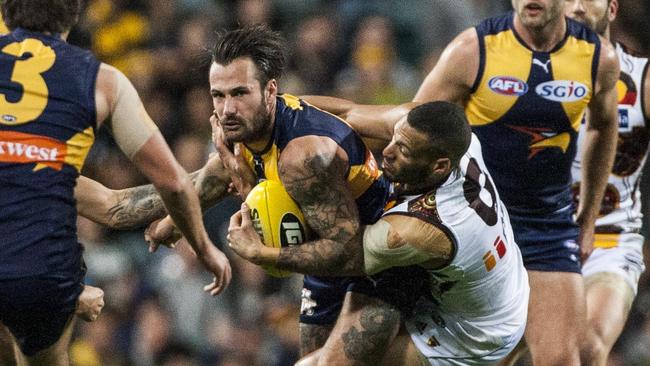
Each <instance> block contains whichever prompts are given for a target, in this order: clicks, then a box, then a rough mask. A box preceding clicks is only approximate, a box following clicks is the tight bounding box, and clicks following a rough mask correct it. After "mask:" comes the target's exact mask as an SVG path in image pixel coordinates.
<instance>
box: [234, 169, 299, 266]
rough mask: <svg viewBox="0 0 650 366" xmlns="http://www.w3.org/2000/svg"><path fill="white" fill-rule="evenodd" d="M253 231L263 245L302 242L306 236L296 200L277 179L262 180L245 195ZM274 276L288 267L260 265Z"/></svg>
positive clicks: (270, 245) (278, 246)
mask: <svg viewBox="0 0 650 366" xmlns="http://www.w3.org/2000/svg"><path fill="white" fill-rule="evenodd" d="M246 204H247V205H248V207H249V208H250V212H251V219H252V221H253V226H254V227H255V231H257V233H258V234H259V235H260V236H261V237H262V241H263V242H264V245H266V246H267V247H273V248H280V247H286V246H288V245H298V244H302V243H303V242H305V241H306V239H307V234H308V232H307V225H306V224H305V218H304V216H303V214H302V211H300V207H298V204H297V203H296V201H294V200H293V198H291V196H289V193H287V191H286V189H284V186H283V185H282V183H281V182H278V181H273V180H265V181H263V182H261V183H259V184H258V185H256V186H255V187H254V188H253V189H252V190H251V191H250V193H249V194H248V197H246ZM263 268H264V270H266V272H267V273H268V274H270V275H271V276H274V277H286V276H288V275H290V274H291V272H289V271H284V270H279V269H277V268H275V267H274V266H263Z"/></svg>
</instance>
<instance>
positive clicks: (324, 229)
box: [277, 154, 363, 275]
mask: <svg viewBox="0 0 650 366" xmlns="http://www.w3.org/2000/svg"><path fill="white" fill-rule="evenodd" d="M346 170H347V163H346V162H345V161H344V160H343V159H342V158H340V157H338V156H334V157H333V158H332V157H330V156H323V155H318V154H313V155H311V156H307V157H306V158H305V159H304V160H303V166H302V167H295V166H288V167H287V166H284V165H282V166H281V167H280V177H282V181H283V183H284V185H285V187H286V188H287V191H288V192H289V194H290V195H291V196H292V197H293V198H294V199H295V200H296V201H297V202H298V204H299V205H300V208H301V210H302V212H303V214H304V215H305V219H306V221H307V223H308V224H309V226H310V227H311V228H312V229H313V231H314V232H315V233H316V234H317V235H318V236H319V237H320V238H321V239H320V240H317V241H315V242H312V243H309V244H303V245H299V246H289V247H285V248H282V250H281V251H280V256H279V258H278V263H277V266H278V267H280V268H284V269H288V270H291V271H295V272H301V273H308V274H316V275H318V274H321V275H340V274H342V271H352V272H355V271H354V268H352V267H354V266H355V263H356V262H358V259H359V256H360V257H361V260H363V253H362V252H363V251H362V244H361V237H359V238H358V239H357V240H352V239H353V238H355V236H357V234H358V231H359V215H358V212H357V207H356V203H355V202H354V199H353V198H352V196H351V194H350V193H349V190H348V187H347V183H346V181H345V178H344V175H345V172H346ZM357 264H358V263H357ZM362 264H363V262H361V266H358V267H359V268H362ZM361 272H362V271H361ZM361 272H360V273H361Z"/></svg>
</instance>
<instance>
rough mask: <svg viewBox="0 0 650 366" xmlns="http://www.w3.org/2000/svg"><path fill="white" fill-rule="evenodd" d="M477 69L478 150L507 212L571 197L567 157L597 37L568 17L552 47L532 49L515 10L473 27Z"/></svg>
mask: <svg viewBox="0 0 650 366" xmlns="http://www.w3.org/2000/svg"><path fill="white" fill-rule="evenodd" d="M476 30H477V33H478V39H479V47H480V66H479V72H478V77H477V79H476V82H475V84H474V85H473V86H472V93H471V96H470V98H469V100H468V102H467V104H466V109H465V110H466V113H467V117H468V119H469V121H470V123H471V125H472V128H473V131H474V133H475V134H476V135H477V136H478V137H479V139H480V140H481V143H482V145H483V156H484V157H485V162H486V165H487V167H488V169H489V170H490V172H491V173H492V175H493V177H494V180H495V183H496V186H497V188H498V189H499V193H500V194H501V197H502V199H503V201H504V202H505V204H506V206H507V207H508V210H509V211H510V212H511V213H512V214H515V215H517V214H528V213H531V214H546V213H552V212H556V211H558V210H561V209H565V208H567V207H568V206H570V204H571V202H572V201H571V163H572V161H573V158H574V156H575V154H576V142H577V136H578V131H579V129H580V121H581V120H582V117H583V115H584V112H585V109H586V107H587V105H588V103H589V101H590V100H591V98H592V94H593V89H594V83H595V79H596V73H597V69H598V55H599V54H600V41H599V39H598V36H597V34H596V33H594V32H593V31H591V30H590V29H589V28H587V27H585V26H583V25H582V24H580V23H578V22H575V21H573V20H571V19H569V18H567V31H566V35H565V38H564V39H563V40H562V41H561V42H560V43H559V44H558V45H557V46H556V47H555V48H554V49H553V50H551V51H550V52H538V51H533V50H531V49H530V48H529V47H528V46H527V45H526V44H525V43H524V42H523V41H522V40H521V38H520V37H519V35H518V34H517V33H516V31H515V29H514V26H513V13H510V14H506V15H503V16H501V17H496V18H491V19H488V20H486V21H484V22H482V23H481V24H480V25H478V26H477V27H476Z"/></svg>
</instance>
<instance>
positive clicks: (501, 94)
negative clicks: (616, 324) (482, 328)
mask: <svg viewBox="0 0 650 366" xmlns="http://www.w3.org/2000/svg"><path fill="white" fill-rule="evenodd" d="M512 5H513V8H514V12H512V13H509V14H506V15H504V16H501V17H497V18H492V19H488V20H486V21H484V22H483V23H481V24H480V25H478V26H477V27H476V28H472V29H468V30H466V31H464V32H463V33H461V34H460V35H459V36H458V37H457V38H456V39H455V40H454V41H452V42H451V43H450V44H449V45H448V46H447V48H446V49H445V51H444V52H443V53H442V55H441V57H440V60H439V61H438V63H437V64H436V66H435V67H434V68H433V70H432V71H431V73H430V74H429V75H428V76H427V77H426V79H425V80H424V82H423V84H422V85H421V86H420V90H419V91H418V92H417V95H416V97H415V100H416V101H429V100H447V101H453V102H456V103H459V104H461V105H463V106H464V107H465V111H466V113H467V117H468V119H469V121H470V124H471V125H472V128H473V131H474V133H475V134H476V135H477V136H478V137H479V139H480V140H481V143H482V147H483V156H484V158H485V163H486V165H487V167H488V169H489V171H490V172H491V173H492V174H493V177H494V180H495V183H496V186H497V189H498V190H499V192H501V194H502V199H503V202H504V203H505V204H506V207H507V208H508V213H509V214H510V219H511V222H512V226H513V230H514V233H515V241H516V242H517V245H519V247H520V248H521V252H522V256H523V258H524V265H525V266H526V269H527V270H528V271H529V272H528V273H529V280H530V286H531V296H530V307H529V311H528V324H527V327H526V334H525V340H526V343H527V344H528V346H529V348H530V351H531V354H532V358H533V363H534V364H535V365H562V366H567V365H579V364H580V354H579V347H580V342H581V340H582V339H583V337H582V334H583V330H584V324H585V299H584V286H583V280H582V276H581V275H580V259H581V257H582V259H586V257H587V256H588V255H589V253H590V252H591V246H592V242H593V234H594V223H595V220H596V217H597V215H598V210H599V208H600V202H601V200H602V197H603V192H604V189H605V185H606V183H607V182H606V181H607V171H608V169H609V167H611V165H612V160H613V158H614V146H615V139H616V88H615V85H616V80H617V79H618V72H619V66H618V60H617V58H616V54H615V52H614V49H613V47H612V46H611V45H610V43H609V42H607V41H606V40H603V39H602V38H601V37H599V36H598V35H597V34H596V33H595V32H593V31H592V30H590V29H589V28H587V27H586V26H584V25H582V24H579V23H577V22H575V21H572V20H569V19H566V18H565V17H564V0H513V1H512ZM587 107H588V108H589V109H590V111H591V114H590V116H591V118H590V119H589V120H588V121H587V125H586V128H585V134H584V135H585V136H584V139H585V143H584V145H583V147H584V149H583V151H584V153H583V156H582V158H583V160H582V161H583V162H584V165H583V170H582V172H583V179H582V180H581V190H580V191H581V192H582V194H581V197H580V206H579V207H578V212H577V218H576V220H575V221H574V219H573V212H574V211H573V209H572V197H571V163H572V161H573V157H574V156H575V154H576V142H577V137H578V130H579V128H580V121H581V120H582V118H583V115H584V112H585V110H586V109H587ZM496 141H499V143H496ZM576 223H577V224H578V225H576Z"/></svg>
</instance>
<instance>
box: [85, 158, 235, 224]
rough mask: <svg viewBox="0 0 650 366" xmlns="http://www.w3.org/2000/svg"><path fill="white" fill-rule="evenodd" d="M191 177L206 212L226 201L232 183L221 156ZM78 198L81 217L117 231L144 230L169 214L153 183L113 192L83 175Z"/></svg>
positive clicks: (213, 159) (211, 160) (210, 160)
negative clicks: (142, 227) (140, 228)
mask: <svg viewBox="0 0 650 366" xmlns="http://www.w3.org/2000/svg"><path fill="white" fill-rule="evenodd" d="M190 178H191V179H192V182H193V183H194V187H195V188H196V190H197V191H198V194H199V201H200V203H201V208H202V209H203V210H204V211H205V210H207V209H208V208H210V207H212V206H213V205H214V204H215V203H216V202H217V201H218V200H219V199H221V198H223V196H224V195H225V194H226V193H227V189H228V184H229V182H230V178H228V176H227V174H225V172H224V169H223V166H222V165H221V160H219V158H218V156H217V155H214V156H212V157H211V158H210V159H209V160H208V162H207V163H206V165H205V166H204V167H203V168H201V169H200V170H198V171H196V172H194V173H192V174H190ZM75 198H76V199H77V210H78V211H79V214H80V215H81V216H84V217H86V218H88V219H91V220H93V221H95V222H98V223H100V224H104V225H107V226H109V227H112V228H114V229H131V228H136V227H141V226H144V225H147V224H149V223H150V222H152V221H155V220H157V219H160V218H162V217H163V216H165V215H166V214H167V211H166V210H165V206H164V204H163V201H162V199H161V197H160V194H158V191H156V188H155V187H154V186H153V185H152V184H147V185H143V186H138V187H133V188H127V189H123V190H111V189H108V188H106V187H104V186H103V185H101V184H100V183H98V182H95V181H93V180H91V179H89V178H86V177H83V176H80V177H79V179H78V181H77V187H76V189H75Z"/></svg>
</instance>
